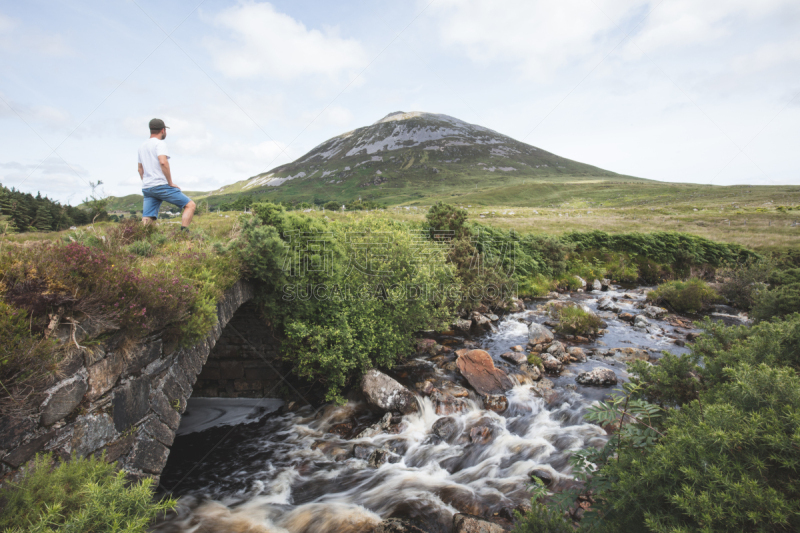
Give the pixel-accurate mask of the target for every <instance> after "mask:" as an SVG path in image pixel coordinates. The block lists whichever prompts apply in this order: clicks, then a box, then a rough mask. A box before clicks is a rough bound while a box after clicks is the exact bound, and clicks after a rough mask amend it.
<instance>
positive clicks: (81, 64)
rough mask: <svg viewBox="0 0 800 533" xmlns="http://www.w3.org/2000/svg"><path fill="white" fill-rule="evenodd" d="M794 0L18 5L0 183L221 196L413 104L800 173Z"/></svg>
mask: <svg viewBox="0 0 800 533" xmlns="http://www.w3.org/2000/svg"><path fill="white" fill-rule="evenodd" d="M799 74H800V2H797V1H796V0H759V1H758V2H754V1H752V0H655V1H620V0H559V1H558V2H553V1H538V0H487V1H479V0H410V1H408V2H396V1H393V2H389V1H384V0H370V1H362V2H356V1H353V2H350V1H337V2H330V1H326V2H323V1H310V0H292V1H273V2H260V1H253V0H247V1H222V0H205V1H201V0H189V1H180V0H173V1H170V2H164V1H156V0H119V1H115V2H108V1H81V0H69V1H57V0H52V1H38V0H26V1H25V2H12V1H11V0H0V140H1V141H2V142H0V183H2V184H3V185H4V186H6V187H15V188H17V189H19V190H23V191H28V192H32V193H34V194H36V193H37V192H41V193H42V194H43V195H47V196H49V197H51V198H54V199H57V200H59V201H61V202H64V203H71V204H72V205H76V204H78V203H80V202H81V201H82V200H83V199H84V198H86V197H87V196H89V194H90V193H91V191H92V189H91V184H92V183H96V182H97V181H102V185H101V186H100V187H99V188H98V190H97V193H101V194H107V195H114V196H122V195H126V194H132V193H137V192H139V191H140V188H141V182H140V179H139V175H138V173H137V171H136V154H137V149H138V147H139V145H140V144H141V143H142V142H143V141H144V140H145V139H146V138H147V137H148V136H149V130H148V128H147V124H148V121H149V120H150V119H151V118H154V117H159V118H162V119H164V120H165V122H166V123H167V125H168V126H170V129H169V130H168V136H167V139H166V141H167V145H168V147H169V151H170V155H171V157H172V158H171V160H170V165H171V168H172V175H173V181H174V182H175V183H176V184H177V185H179V186H180V187H182V188H183V189H184V190H191V191H208V190H213V189H217V188H219V187H220V186H222V185H226V184H229V183H233V182H235V181H238V180H241V179H246V178H248V177H250V176H253V175H256V174H259V173H261V172H265V171H267V170H269V169H271V168H273V167H275V166H278V165H280V164H283V163H287V162H290V161H293V160H294V159H296V158H298V157H299V156H301V155H303V154H304V153H306V152H307V151H309V150H311V149H312V148H314V147H315V146H317V145H319V144H321V143H322V142H324V141H325V140H327V139H329V138H331V137H333V136H335V135H339V134H341V133H344V132H346V131H349V130H352V129H355V128H358V127H361V126H365V125H368V124H372V123H373V122H375V121H377V120H379V119H380V118H382V117H384V116H386V115H387V114H389V113H391V112H395V111H426V112H432V113H444V114H447V115H451V116H454V117H457V118H459V119H462V120H465V121H467V122H470V123H473V124H479V125H481V126H486V127H489V128H491V129H494V130H496V131H498V132H500V133H502V134H505V135H508V136H510V137H513V138H515V139H517V140H520V141H523V142H527V143H529V144H532V145H534V146H537V147H539V148H542V149H545V150H548V151H550V152H553V153H556V154H558V155H560V156H563V157H567V158H570V159H574V160H577V161H581V162H584V163H589V164H592V165H595V166H598V167H601V168H604V169H607V170H611V171H614V172H619V173H622V174H628V175H633V176H638V177H643V178H649V179H656V180H662V181H673V182H694V183H711V184H715V185H733V184H752V185H771V184H800V155H798V154H800V150H798V145H800V143H799V141H800V75H799Z"/></svg>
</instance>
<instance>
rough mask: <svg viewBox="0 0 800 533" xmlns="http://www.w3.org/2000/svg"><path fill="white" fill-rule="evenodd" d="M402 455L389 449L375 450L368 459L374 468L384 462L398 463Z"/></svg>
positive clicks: (368, 462)
mask: <svg viewBox="0 0 800 533" xmlns="http://www.w3.org/2000/svg"><path fill="white" fill-rule="evenodd" d="M398 462H400V457H399V456H398V455H395V454H393V453H392V452H390V451H388V450H375V451H374V452H372V454H371V455H370V456H369V459H367V464H368V465H369V466H371V467H372V468H378V467H380V466H381V465H382V464H384V463H398Z"/></svg>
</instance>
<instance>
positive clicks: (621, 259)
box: [605, 254, 639, 283]
mask: <svg viewBox="0 0 800 533" xmlns="http://www.w3.org/2000/svg"><path fill="white" fill-rule="evenodd" d="M605 268H606V276H608V277H609V278H610V279H612V280H614V281H617V282H619V283H635V282H636V281H637V280H638V279H639V268H638V267H637V265H636V262H634V261H631V260H630V258H629V257H628V256H627V254H618V255H617V256H616V257H614V258H613V259H612V260H610V261H609V262H608V263H606V267H605Z"/></svg>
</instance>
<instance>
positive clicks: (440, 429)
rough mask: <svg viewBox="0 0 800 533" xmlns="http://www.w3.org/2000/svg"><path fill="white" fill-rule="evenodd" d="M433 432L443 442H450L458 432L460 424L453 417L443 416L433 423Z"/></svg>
mask: <svg viewBox="0 0 800 533" xmlns="http://www.w3.org/2000/svg"><path fill="white" fill-rule="evenodd" d="M431 431H432V432H433V434H434V435H436V436H438V437H439V438H441V439H442V440H449V439H450V437H452V436H454V435H455V434H456V433H457V432H458V422H456V419H455V418H453V417H452V416H443V417H442V418H440V419H439V420H437V421H436V422H434V423H433V426H431Z"/></svg>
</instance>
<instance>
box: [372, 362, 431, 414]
mask: <svg viewBox="0 0 800 533" xmlns="http://www.w3.org/2000/svg"><path fill="white" fill-rule="evenodd" d="M361 391H362V392H363V393H364V396H365V397H366V399H367V403H369V404H370V405H371V406H373V407H375V408H377V409H379V410H382V411H400V412H401V413H403V414H409V413H413V412H416V411H417V409H418V406H417V401H416V397H415V396H414V393H412V392H411V391H410V390H408V389H407V388H405V387H404V386H402V385H401V384H400V383H398V382H397V381H396V380H394V379H392V378H391V377H389V376H387V375H386V374H384V373H383V372H380V371H378V370H375V369H372V370H370V371H369V372H367V373H366V374H364V377H363V378H362V380H361Z"/></svg>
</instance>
